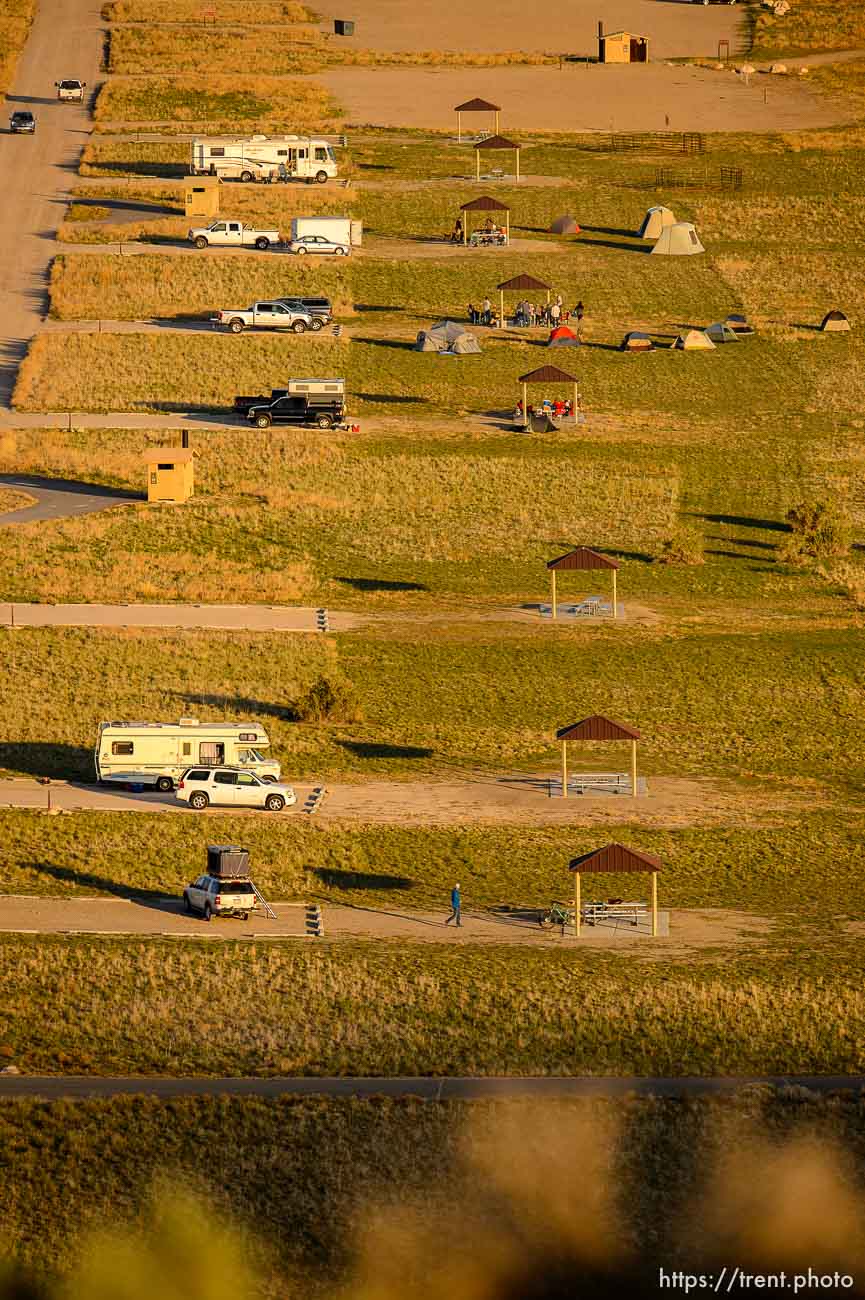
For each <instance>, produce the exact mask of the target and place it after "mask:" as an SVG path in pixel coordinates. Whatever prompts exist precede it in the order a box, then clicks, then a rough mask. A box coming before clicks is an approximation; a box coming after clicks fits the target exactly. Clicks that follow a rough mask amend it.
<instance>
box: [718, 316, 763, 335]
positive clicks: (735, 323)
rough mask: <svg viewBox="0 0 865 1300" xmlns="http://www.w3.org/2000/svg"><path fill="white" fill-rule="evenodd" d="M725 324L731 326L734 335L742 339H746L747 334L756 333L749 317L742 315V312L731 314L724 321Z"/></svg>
mask: <svg viewBox="0 0 865 1300" xmlns="http://www.w3.org/2000/svg"><path fill="white" fill-rule="evenodd" d="M724 324H725V325H729V326H730V329H731V330H732V331H733V333H734V334H738V335H739V336H740V338H744V336H745V335H746V334H755V333H756V330H755V329H754V326H753V325H751V324H750V323H749V321H748V318H747V316H743V315H741V313H740V312H731V313H730V315H729V316H728V317H727V318H726V320H725V321H724Z"/></svg>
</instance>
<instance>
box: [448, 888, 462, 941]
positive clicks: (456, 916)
mask: <svg viewBox="0 0 865 1300" xmlns="http://www.w3.org/2000/svg"><path fill="white" fill-rule="evenodd" d="M461 916H462V895H461V893H460V887H459V884H456V885H454V887H453V889H452V890H451V914H450V916H449V917H448V919H447V920H446V921H445V925H450V923H451V921H456V923H457V929H458V930H459V929H461V928H462V920H461Z"/></svg>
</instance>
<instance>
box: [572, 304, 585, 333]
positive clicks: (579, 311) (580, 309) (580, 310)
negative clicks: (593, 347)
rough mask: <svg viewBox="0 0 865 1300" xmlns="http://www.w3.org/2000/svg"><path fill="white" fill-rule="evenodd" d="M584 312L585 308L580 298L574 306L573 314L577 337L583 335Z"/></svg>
mask: <svg viewBox="0 0 865 1300" xmlns="http://www.w3.org/2000/svg"><path fill="white" fill-rule="evenodd" d="M585 314H586V309H585V307H584V306H583V300H582V298H581V299H580V301H579V302H578V303H577V305H576V307H575V308H574V315H575V316H576V318H577V338H578V339H581V338H582V337H583V317H584V316H585Z"/></svg>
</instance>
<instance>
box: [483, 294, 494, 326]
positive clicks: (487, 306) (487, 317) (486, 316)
mask: <svg viewBox="0 0 865 1300" xmlns="http://www.w3.org/2000/svg"><path fill="white" fill-rule="evenodd" d="M481 310H482V311H483V317H482V320H481V323H482V324H483V325H489V323H490V321H491V320H492V318H493V304H492V303H491V302H490V300H489V298H484V301H483V304H482V307H481Z"/></svg>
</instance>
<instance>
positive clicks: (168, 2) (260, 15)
mask: <svg viewBox="0 0 865 1300" xmlns="http://www.w3.org/2000/svg"><path fill="white" fill-rule="evenodd" d="M207 8H208V10H213V14H214V17H215V19H216V21H217V22H218V23H240V24H243V23H247V22H248V23H283V22H289V23H308V22H314V21H315V14H314V12H313V11H312V10H311V9H308V8H307V7H306V5H304V4H299V3H298V0H208V4H207ZM102 17H103V18H104V19H105V20H106V22H110V23H184V22H188V23H195V24H196V25H197V26H200V25H201V24H202V5H201V0H109V3H108V4H105V5H103V6H102Z"/></svg>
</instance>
